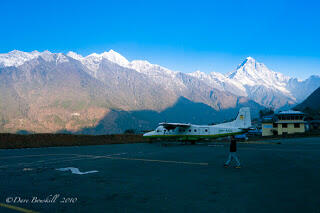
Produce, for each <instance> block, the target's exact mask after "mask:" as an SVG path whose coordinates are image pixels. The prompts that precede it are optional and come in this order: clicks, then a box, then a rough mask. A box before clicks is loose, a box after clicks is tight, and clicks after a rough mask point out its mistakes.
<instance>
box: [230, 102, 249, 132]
mask: <svg viewBox="0 0 320 213" xmlns="http://www.w3.org/2000/svg"><path fill="white" fill-rule="evenodd" d="M234 122H235V123H236V124H237V125H239V126H240V127H241V128H249V127H251V115H250V108H249V107H242V108H240V110H239V113H238V116H237V118H236V120H234Z"/></svg>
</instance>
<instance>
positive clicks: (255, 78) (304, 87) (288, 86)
mask: <svg viewBox="0 0 320 213" xmlns="http://www.w3.org/2000/svg"><path fill="white" fill-rule="evenodd" d="M37 57H41V58H43V59H44V60H46V61H53V60H56V62H57V63H58V62H59V63H63V62H67V61H68V60H69V59H70V58H72V59H74V60H76V61H78V62H80V63H81V64H82V65H83V66H85V67H86V68H87V72H88V73H89V74H90V75H91V76H93V77H95V78H97V73H98V72H99V70H101V66H102V64H105V63H109V62H111V63H114V64H116V65H118V66H119V67H122V69H128V70H134V71H136V72H138V73H141V74H143V75H144V76H147V77H148V78H149V79H150V80H151V81H152V82H153V84H155V85H158V86H160V87H161V88H164V89H166V90H167V91H170V93H172V94H176V95H181V94H184V93H185V92H186V90H188V88H187V86H186V82H185V80H186V78H187V77H186V76H190V77H192V78H196V79H198V80H199V81H200V82H201V83H202V84H203V85H205V86H207V87H208V88H214V89H217V90H219V91H224V92H228V93H231V94H233V95H235V96H244V97H248V98H249V99H252V100H254V101H256V102H257V103H259V104H261V105H263V106H266V107H273V108H280V107H283V106H286V105H293V104H296V103H298V102H300V101H302V100H303V99H304V98H305V97H307V96H308V95H310V94H311V93H312V92H313V91H314V90H315V89H316V88H317V87H318V86H319V85H320V77H319V76H312V77H310V78H309V79H307V80H305V81H299V80H297V79H296V78H291V77H288V76H285V75H283V74H281V73H278V72H274V71H272V70H270V69H269V68H268V67H267V66H266V65H264V64H263V63H260V62H257V61H256V60H255V59H254V58H252V57H247V58H246V59H245V60H244V61H243V62H242V63H241V64H239V65H238V66H237V68H236V69H235V70H234V71H232V72H230V73H228V74H226V75H223V74H221V73H217V72H212V73H209V74H207V73H203V72H201V71H196V72H193V73H188V74H185V73H181V72H177V71H172V70H170V69H168V68H165V67H162V66H160V65H156V64H151V63H150V62H148V61H143V60H133V61H129V60H127V59H126V58H125V57H124V56H122V55H121V54H119V53H117V52H115V51H114V50H110V51H108V52H103V53H101V54H97V53H92V54H90V55H88V56H85V57H84V56H81V55H79V54H77V53H75V52H68V53H67V54H66V55H64V54H62V53H51V52H49V51H44V52H38V51H33V52H29V53H28V52H22V51H17V50H14V51H11V52H9V53H7V54H0V67H8V66H15V67H18V66H20V65H22V64H24V63H25V62H27V61H30V60H32V59H35V58H37ZM69 57H70V58H69ZM108 69H109V68H108ZM110 69H112V68H110ZM117 69H119V68H117ZM100 73H101V71H100ZM203 85H202V86H203ZM189 86H194V85H190V84H189ZM198 86H199V85H198Z"/></svg>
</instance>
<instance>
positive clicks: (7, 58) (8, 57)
mask: <svg viewBox="0 0 320 213" xmlns="http://www.w3.org/2000/svg"><path fill="white" fill-rule="evenodd" d="M38 57H41V58H42V59H43V60H45V61H49V62H50V61H54V60H56V62H57V63H63V62H66V61H67V60H68V59H67V57H66V56H65V55H64V54H63V53H51V52H50V51H48V50H45V51H43V52H39V51H37V50H35V51H32V52H23V51H19V50H13V51H11V52H9V53H4V54H0V67H10V66H15V67H18V66H20V65H22V64H24V63H25V62H27V61H30V60H32V59H35V58H38Z"/></svg>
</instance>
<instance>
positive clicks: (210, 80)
mask: <svg viewBox="0 0 320 213" xmlns="http://www.w3.org/2000/svg"><path fill="white" fill-rule="evenodd" d="M190 75H192V76H194V77H197V78H198V79H200V80H202V81H203V82H205V83H206V84H210V85H212V86H214V87H215V88H217V89H220V90H223V91H228V92H231V93H233V94H235V95H241V96H246V97H248V98H250V99H252V100H254V101H256V102H257V103H259V104H262V105H264V106H266V107H273V108H276V109H277V108H280V107H283V106H287V105H293V104H296V103H298V102H300V101H302V100H303V99H304V98H305V97H307V96H308V95H310V94H311V93H312V91H314V90H315V89H316V88H317V87H318V86H320V76H311V77H310V78H308V79H307V80H305V81H298V80H297V79H296V78H291V77H288V76H285V75H283V74H281V73H278V72H274V71H272V70H270V69H269V68H268V67H267V66H266V65H264V64H263V63H259V62H257V61H256V60H255V59H253V58H252V57H248V58H246V59H245V60H244V61H243V62H242V63H241V64H239V65H238V66H237V68H236V69H235V70H234V71H232V72H230V73H228V74H226V75H222V74H220V73H215V72H212V73H210V74H206V73H202V72H200V71H196V72H194V73H190Z"/></svg>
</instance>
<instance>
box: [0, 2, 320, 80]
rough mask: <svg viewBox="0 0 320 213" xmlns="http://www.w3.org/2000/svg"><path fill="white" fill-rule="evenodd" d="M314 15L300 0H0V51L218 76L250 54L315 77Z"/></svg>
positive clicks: (319, 55)
mask: <svg viewBox="0 0 320 213" xmlns="http://www.w3.org/2000/svg"><path fill="white" fill-rule="evenodd" d="M319 11H320V3H318V2H317V1H308V0H305V1H282V0H277V1H273V0H269V1H246V0H242V1H229V0H225V1H221V0H220V1H202V0H197V1H186V0H185V1H174V0H171V1H167V0H162V1H151V0H149V1H141V0H140V1H139V0H131V1H121V0H114V1H113V0H110V1H107V0H105V1H96V0H90V1H81V0H77V1H73V0H69V1H67V0H65V1H60V0H54V1H44V0H42V1H33V0H29V1H24V0H20V1H17V0H7V1H1V3H0V20H1V27H0V52H1V53H4V52H9V51H11V50H13V49H18V50H22V51H32V50H39V51H43V50H50V51H52V52H68V51H69V50H72V51H75V52H78V53H80V54H83V55H87V54H90V53H92V52H97V53H99V52H103V51H108V50H109V49H113V50H115V51H117V52H119V53H121V54H122V55H124V56H125V57H127V58H128V59H129V60H133V59H145V60H148V61H150V62H152V63H156V64H160V65H162V66H166V67H168V68H170V69H173V70H179V71H184V72H192V71H195V70H198V69H199V70H201V71H204V72H210V71H216V72H221V73H226V72H229V71H232V70H234V69H235V67H236V66H237V65H238V64H239V63H241V61H242V60H244V59H245V58H246V57H247V56H251V57H253V58H256V59H257V60H258V61H260V62H263V63H265V64H266V65H267V66H268V67H270V68H271V69H273V70H275V71H279V72H282V73H284V74H286V75H289V76H297V77H299V78H302V79H304V78H306V77H308V76H309V75H312V74H320V41H319V38H320V12H319Z"/></svg>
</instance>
